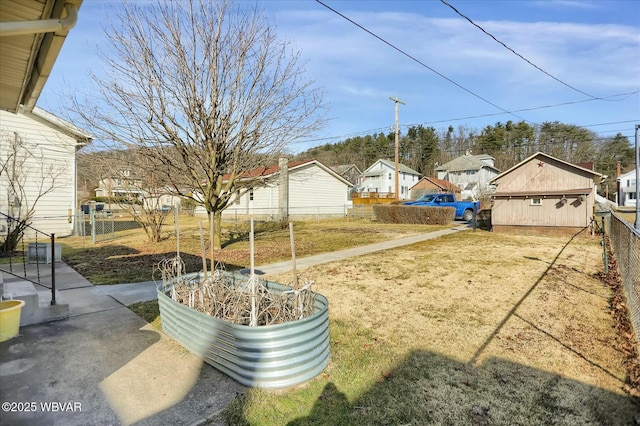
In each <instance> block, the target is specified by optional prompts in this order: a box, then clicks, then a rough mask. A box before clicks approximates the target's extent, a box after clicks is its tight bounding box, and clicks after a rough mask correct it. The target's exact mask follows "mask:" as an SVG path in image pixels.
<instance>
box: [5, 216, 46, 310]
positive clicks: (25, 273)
mask: <svg viewBox="0 0 640 426" xmlns="http://www.w3.org/2000/svg"><path fill="white" fill-rule="evenodd" d="M0 215H1V216H4V218H5V219H6V220H7V222H10V221H15V222H19V223H21V224H22V225H23V226H24V228H25V229H27V228H28V229H31V230H33V231H35V232H36V241H37V235H38V233H40V234H43V235H45V236H47V237H49V238H50V240H51V287H48V286H46V285H44V284H42V283H41V282H39V281H40V259H39V257H38V256H37V242H36V267H37V269H38V281H37V282H36V281H34V280H31V279H29V278H28V277H27V270H26V269H27V268H26V262H25V266H24V276H20V275H17V274H14V273H13V271H12V269H13V268H12V266H11V261H9V269H10V270H9V271H5V270H2V271H3V272H7V273H9V274H11V275H13V276H15V277H19V278H24V279H25V280H27V281H30V282H32V283H33V284H37V285H39V286H41V287H44V288H50V289H51V306H54V305H55V304H56V236H55V234H54V233H51V234H49V233H47V232H44V231H41V230H39V229H36V228H34V227H33V226H31V225H30V224H28V223H26V221H24V220H20V219H16V218H15V217H12V216H9V215H8V214H5V213H3V212H0ZM22 234H23V235H22V236H21V237H20V239H23V238H24V231H23V233H22ZM23 258H24V250H23Z"/></svg>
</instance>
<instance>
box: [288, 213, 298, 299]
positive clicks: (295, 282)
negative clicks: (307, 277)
mask: <svg viewBox="0 0 640 426" xmlns="http://www.w3.org/2000/svg"><path fill="white" fill-rule="evenodd" d="M289 238H290V240H291V268H292V270H293V289H294V290H298V272H297V271H296V244H295V240H294V238H293V222H289Z"/></svg>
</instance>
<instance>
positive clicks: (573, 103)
mask: <svg viewBox="0 0 640 426" xmlns="http://www.w3.org/2000/svg"><path fill="white" fill-rule="evenodd" d="M638 93H640V90H636V91H634V92H628V93H619V94H617V95H610V96H605V97H604V98H602V99H607V98H615V97H619V96H625V95H636V94H638ZM596 100H598V99H583V100H581V101H571V102H562V103H559V104H553V105H543V106H537V107H531V108H522V109H516V110H514V111H513V112H524V111H536V110H539V109H546V108H555V107H559V106H567V105H575V104H580V103H583V102H592V101H596ZM496 115H503V113H502V112H494V113H490V114H481V115H472V116H469V117H461V118H451V119H448V120H437V121H429V122H428V123H429V124H436V123H445V122H447V121H461V120H469V119H472V118H483V117H494V116H496Z"/></svg>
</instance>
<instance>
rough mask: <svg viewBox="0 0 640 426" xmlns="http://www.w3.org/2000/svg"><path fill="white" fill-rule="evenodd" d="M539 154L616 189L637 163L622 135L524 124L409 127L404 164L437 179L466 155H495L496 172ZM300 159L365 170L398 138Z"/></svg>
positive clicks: (381, 137)
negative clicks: (589, 171)
mask: <svg viewBox="0 0 640 426" xmlns="http://www.w3.org/2000/svg"><path fill="white" fill-rule="evenodd" d="M538 151H541V152H544V153H546V154H549V155H552V156H554V157H556V158H559V159H561V160H565V161H568V162H571V163H587V162H592V163H593V165H594V170H595V171H597V172H598V173H602V174H603V175H607V176H609V177H611V178H613V180H611V179H610V180H609V181H608V182H609V185H610V189H613V186H614V185H615V183H613V182H614V180H615V172H616V164H617V162H618V161H619V162H620V164H621V167H622V169H623V170H625V169H627V168H628V167H629V166H630V165H632V164H633V159H634V151H633V148H632V146H631V144H630V142H629V139H628V138H627V137H626V136H623V135H621V134H620V133H618V134H617V135H616V136H614V137H606V136H601V135H598V134H597V133H595V132H592V131H590V130H588V129H585V128H582V127H579V126H576V125H573V124H564V123H560V122H557V121H554V122H545V123H543V124H541V125H539V126H532V125H531V124H528V123H526V122H524V121H521V122H519V123H514V122H512V121H507V122H506V123H501V122H497V123H495V124H494V125H489V126H487V127H485V128H484V129H482V131H479V132H478V131H477V130H475V129H473V130H472V129H468V128H467V127H465V126H460V127H458V128H457V129H455V128H454V127H453V126H449V128H448V129H446V130H442V131H437V130H436V129H435V128H433V127H423V126H421V125H420V126H412V127H409V128H408V129H407V130H406V132H404V133H403V134H401V135H400V140H399V156H400V162H401V163H402V164H405V165H407V166H409V167H411V168H412V169H414V170H417V171H419V172H420V173H422V174H423V175H426V176H435V171H434V169H435V168H436V167H438V165H441V164H444V163H446V162H448V161H450V160H452V159H454V158H456V157H458V156H460V155H464V154H465V152H470V153H472V154H489V155H491V156H493V157H494V158H495V159H496V162H495V166H496V168H498V169H499V170H501V171H504V170H507V169H509V168H510V167H512V166H513V165H515V164H517V163H518V162H520V161H522V160H524V159H525V158H527V157H528V156H530V155H532V154H534V153H536V152H538ZM297 157H298V158H304V159H308V158H315V159H318V160H320V161H322V162H323V163H325V164H327V165H329V166H333V165H335V164H351V163H353V164H356V165H357V166H358V167H359V168H360V170H365V169H366V168H367V167H369V166H370V165H371V164H373V163H374V162H375V161H376V160H378V159H379V158H386V159H390V158H393V157H394V135H393V133H389V134H383V133H378V134H373V135H366V136H356V137H352V138H348V139H345V140H343V141H341V142H338V143H335V144H325V145H322V146H318V147H315V148H311V149H309V150H307V151H304V152H301V153H300V154H298V155H297ZM609 192H610V193H611V192H615V191H609Z"/></svg>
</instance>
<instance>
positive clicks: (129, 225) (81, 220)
mask: <svg viewBox="0 0 640 426" xmlns="http://www.w3.org/2000/svg"><path fill="white" fill-rule="evenodd" d="M75 218H76V220H75V231H74V235H76V236H79V237H82V238H83V239H86V240H91V242H92V243H94V244H95V243H96V242H99V241H106V240H112V239H114V238H116V236H117V233H118V232H120V231H127V230H129V229H137V228H140V224H138V223H136V222H135V221H134V220H133V219H132V218H131V216H130V215H129V214H125V213H115V212H112V211H104V210H103V211H93V210H92V211H90V212H89V213H85V212H83V211H82V210H78V211H77V212H76V217H75Z"/></svg>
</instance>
